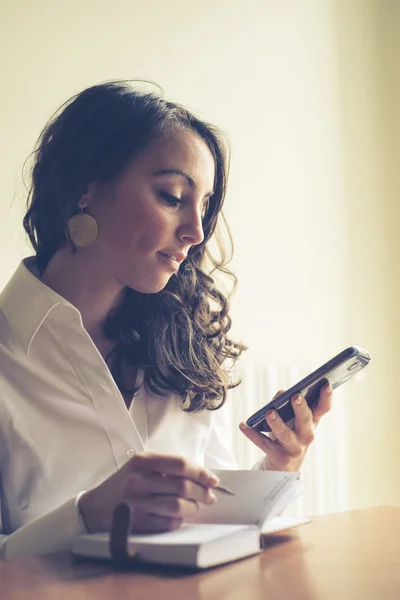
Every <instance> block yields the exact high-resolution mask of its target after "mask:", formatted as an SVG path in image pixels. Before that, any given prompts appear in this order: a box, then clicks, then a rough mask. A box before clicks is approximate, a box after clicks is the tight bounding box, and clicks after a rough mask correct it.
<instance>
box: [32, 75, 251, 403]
mask: <svg viewBox="0 0 400 600" xmlns="http://www.w3.org/2000/svg"><path fill="white" fill-rule="evenodd" d="M182 128H185V129H188V130H191V131H193V132H195V133H196V134H197V135H199V136H200V137H201V138H202V139H203V140H204V141H205V143H206V144H207V146H208V148H209V149H210V151H211V152H212V154H213V156H214V160H215V182H214V194H213V196H212V197H211V199H210V202H209V205H208V208H207V211H206V214H205V218H204V221H203V229H204V240H203V242H202V243H201V244H199V245H197V246H192V248H191V249H190V252H189V254H188V257H187V259H186V260H185V261H184V263H183V264H182V266H181V268H180V270H179V271H178V272H177V274H176V276H173V277H171V279H170V280H169V282H168V284H167V285H166V287H165V288H164V289H163V290H162V291H160V292H158V293H155V294H144V293H139V292H137V291H135V290H133V289H130V288H126V289H125V291H124V296H123V299H122V300H121V302H120V304H119V305H118V306H117V307H116V308H115V309H114V310H112V311H110V313H109V314H108V316H107V318H106V320H105V323H104V327H103V329H104V334H105V335H106V337H107V339H109V340H110V341H112V343H113V347H114V349H113V351H112V355H113V356H112V361H111V363H110V364H111V371H112V374H113V377H114V379H115V381H116V383H117V385H118V387H119V388H120V390H121V391H122V393H123V394H124V395H125V394H129V395H130V394H132V395H134V394H135V393H136V392H137V391H138V385H137V384H134V385H133V387H132V384H130V385H129V383H128V381H132V380H133V381H136V374H137V370H138V368H141V369H143V371H144V377H143V384H144V386H145V390H146V391H147V392H148V393H149V392H150V393H154V394H160V395H166V394H169V393H171V392H173V393H176V394H178V396H179V397H180V398H181V399H182V408H183V410H185V411H188V412H191V411H199V410H202V409H209V410H212V409H215V408H218V407H219V406H221V405H222V404H223V403H224V401H225V399H226V391H227V390H228V389H230V388H232V387H236V385H238V383H239V382H234V381H232V378H231V376H230V374H229V370H228V368H227V365H228V364H229V365H230V367H232V366H233V364H234V363H235V361H236V360H237V358H238V357H239V356H240V354H241V352H242V351H243V350H244V349H246V347H245V346H244V345H243V344H241V343H238V342H233V341H232V340H231V339H229V338H228V332H229V330H230V328H231V318H230V316H229V298H230V296H231V294H232V292H233V290H234V288H235V287H236V283H237V281H236V277H235V276H234V274H233V273H232V272H231V271H230V270H229V269H228V268H227V264H228V263H229V260H230V258H231V255H230V257H229V258H228V259H227V258H226V253H225V250H224V247H223V245H222V243H221V242H220V241H219V242H218V240H217V243H218V249H219V253H220V257H219V259H218V260H217V259H216V258H213V257H212V256H211V254H210V252H209V250H208V249H207V242H208V241H209V239H210V238H211V236H212V235H213V233H214V232H215V229H216V225H217V220H218V217H219V215H221V217H222V218H223V215H222V214H221V209H222V205H223V202H224V197H225V192H226V184H227V176H228V169H229V165H228V163H229V160H228V152H227V149H226V142H225V140H224V138H223V136H222V134H221V131H220V130H219V129H218V128H216V127H215V126H213V125H210V124H209V123H206V122H204V121H202V120H200V119H199V118H197V117H196V116H195V115H193V114H192V113H191V112H189V111H188V110H187V109H186V108H184V107H183V106H181V105H179V104H176V103H174V102H169V101H166V100H165V99H164V98H162V96H161V95H160V94H157V93H155V92H148V91H147V92H146V91H140V89H134V88H133V87H132V85H131V83H129V82H126V81H114V82H109V83H104V84H100V85H95V86H93V87H90V88H88V89H86V90H84V91H82V92H81V93H79V94H77V95H76V96H74V97H73V98H71V99H70V100H68V101H67V102H66V103H65V104H64V105H62V106H61V107H60V108H59V109H58V111H57V112H56V113H55V114H54V115H53V116H52V118H51V119H50V121H49V122H48V123H47V125H46V126H45V128H44V129H43V131H42V133H41V134H40V136H39V139H38V141H37V144H36V146H35V149H34V152H33V159H34V162H33V166H32V173H31V179H32V181H31V186H30V189H29V194H28V209H27V212H26V215H25V217H24V220H23V224H24V228H25V230H26V232H27V234H28V236H29V239H30V241H31V244H32V246H33V248H34V250H35V252H36V262H37V266H38V269H39V272H40V274H43V272H44V271H45V269H46V267H47V265H48V263H49V261H50V260H51V258H52V256H53V255H54V254H55V253H56V252H57V250H59V249H60V248H61V247H63V246H65V245H66V244H68V243H70V242H68V240H67V239H66V236H65V228H66V223H67V221H68V219H69V218H70V217H71V216H72V215H74V214H76V213H77V212H78V209H77V204H78V201H79V200H80V198H81V196H82V194H83V193H84V191H85V189H86V188H87V186H88V184H89V183H91V182H94V181H96V182H100V183H107V182H109V183H112V182H114V181H115V180H116V179H117V178H118V177H119V176H120V175H121V173H122V172H123V170H124V169H125V168H126V167H127V166H128V165H129V163H130V162H131V161H132V159H134V158H135V157H136V156H137V155H138V154H139V153H140V152H142V151H143V150H144V149H145V148H146V147H147V146H148V145H149V144H150V142H151V141H153V140H154V139H156V138H159V137H162V136H164V135H167V134H170V133H171V132H172V133H173V132H174V131H175V130H179V129H182ZM224 223H225V226H226V228H227V231H228V236H229V240H230V244H231V249H233V244H232V239H231V236H230V233H229V229H228V227H227V225H226V222H225V220H224ZM75 250H76V249H75ZM78 252H79V250H78ZM231 254H232V253H231ZM216 271H217V272H218V271H219V272H222V273H224V274H225V275H228V276H229V277H230V278H231V280H232V289H231V292H230V293H227V294H224V293H223V292H222V291H221V290H220V289H219V288H218V286H217V285H216V282H215V280H214V278H213V274H214V273H215V272H216ZM127 370H128V371H129V372H130V377H129V378H128V377H126V374H127ZM132 374H134V375H135V377H134V378H133V379H132Z"/></svg>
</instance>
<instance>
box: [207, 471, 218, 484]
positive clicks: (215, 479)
mask: <svg viewBox="0 0 400 600" xmlns="http://www.w3.org/2000/svg"><path fill="white" fill-rule="evenodd" d="M207 475H208V478H209V480H210V483H211V484H212V485H218V484H219V478H218V477H217V476H216V475H214V473H211V472H210V471H208V473H207Z"/></svg>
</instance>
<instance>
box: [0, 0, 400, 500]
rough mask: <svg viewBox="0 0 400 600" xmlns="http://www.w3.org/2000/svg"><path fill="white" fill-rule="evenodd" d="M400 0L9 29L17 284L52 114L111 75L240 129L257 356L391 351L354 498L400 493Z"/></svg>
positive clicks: (12, 9)
mask: <svg viewBox="0 0 400 600" xmlns="http://www.w3.org/2000/svg"><path fill="white" fill-rule="evenodd" d="M33 6H34V8H33ZM398 7H399V3H396V2H389V1H388V2H386V1H379V0H374V1H372V0H371V1H370V0H365V1H363V0H342V1H339V0H338V1H336V2H335V1H334V0H308V1H304V2H298V1H297V0H283V1H279V2H278V1H277V0H276V1H273V0H270V1H265V2H260V1H257V0H246V1H244V0H235V1H234V2H232V1H230V0H229V1H228V0H203V1H202V2H201V3H192V2H190V1H184V0H173V1H172V2H161V1H155V0H149V1H148V2H146V3H142V2H135V1H132V0H130V1H128V0H126V1H125V0H115V2H113V3H109V2H106V1H96V2H94V1H87V0H86V1H84V0H83V1H77V0H71V1H70V2H68V3H61V2H50V1H48V0H38V1H37V2H35V3H34V4H32V3H31V2H28V1H27V0H15V1H14V2H13V3H12V4H11V3H10V6H9V7H7V9H6V15H5V18H3V20H2V22H1V24H0V45H1V46H0V51H1V55H2V57H3V59H4V57H5V58H6V60H5V62H4V64H3V68H2V82H3V89H4V93H2V94H1V97H0V119H1V124H0V125H1V132H2V144H1V148H0V151H1V155H0V159H1V160H0V164H1V168H2V177H1V195H0V197H1V200H0V287H2V286H3V285H4V284H5V282H6V281H7V279H8V278H9V276H10V275H11V273H12V272H13V270H14V268H15V266H16V265H17V263H18V261H19V260H20V258H21V257H22V256H24V255H26V253H27V247H26V245H25V242H24V237H23V234H22V230H21V224H20V221H21V216H22V214H23V201H24V193H23V186H22V183H21V180H20V176H19V174H20V170H21V166H22V162H23V160H24V159H25V157H26V155H27V154H28V152H29V151H30V149H31V148H32V146H33V143H34V140H35V138H36V136H37V134H38V133H39V131H40V129H41V127H42V125H43V124H44V123H45V121H46V119H47V118H48V117H49V116H50V114H51V112H52V111H53V110H54V109H55V108H56V107H57V106H58V105H59V104H61V102H62V101H63V100H65V99H66V98H67V97H69V96H70V95H71V94H73V93H74V92H76V91H78V90H80V89H81V88H83V87H86V86H88V85H91V84H93V83H97V82H99V81H103V80H106V79H113V78H124V77H126V78H129V77H145V78H148V79H153V80H155V81H157V82H158V83H159V84H161V86H162V87H163V88H164V89H165V91H166V94H167V96H169V97H172V98H174V99H176V100H178V101H180V102H182V103H184V104H187V105H188V106H189V107H190V108H192V109H194V110H195V111H197V112H199V113H200V114H202V115H203V116H204V117H206V118H208V119H209V120H211V121H214V122H216V123H217V124H219V125H221V126H222V127H223V128H225V130H226V131H227V133H228V135H229V137H230V140H231V145H232V152H233V156H232V169H231V181H230V189H229V193H228V198H227V203H226V214H227V217H228V220H229V222H230V224H231V228H232V232H233V235H234V239H235V246H236V255H235V259H234V261H233V263H232V264H233V267H234V269H235V270H236V272H237V274H238V275H239V279H240V286H239V289H238V292H237V294H236V296H235V299H234V303H233V315H234V332H235V334H236V335H237V336H238V337H241V338H242V339H243V340H244V341H245V342H246V343H248V344H249V345H250V346H251V351H250V352H249V354H248V357H247V359H246V360H249V361H255V362H259V363H264V362H274V363H281V364H285V363H294V364H302V363H310V362H312V363H314V364H315V365H316V366H317V365H318V363H320V362H321V361H322V360H325V359H327V358H329V357H330V356H331V355H332V354H333V353H335V352H337V351H339V350H341V349H342V347H344V346H347V345H350V344H353V343H356V344H359V345H361V346H365V347H366V348H367V349H368V350H370V352H371V354H372V355H373V363H372V364H371V366H370V367H368V373H367V372H366V374H365V378H364V381H363V383H362V385H361V384H359V385H357V384H355V383H353V382H352V383H349V384H347V385H348V392H347V396H346V398H347V400H346V402H347V403H348V418H347V420H346V423H344V425H343V439H338V440H337V443H338V444H341V443H344V444H346V448H347V449H348V464H349V475H350V478H349V490H350V497H349V506H351V507H356V506H365V505H370V504H384V503H386V504H387V503H398V504H400V479H399V467H398V462H399V458H400V436H398V435H397V431H398V430H399V429H400V414H399V406H400V401H399V392H398V389H397V377H396V373H397V369H398V367H397V365H398V364H399V360H400V349H399V342H398V337H397V333H398V329H399V327H398V325H399V320H398V315H397V306H398V301H399V299H400V297H399V284H398V280H397V278H396V272H397V270H398V268H399V266H400V265H399V263H400V258H399V249H398V245H397V223H398V222H399V219H398V217H399V209H398V203H397V201H398V190H399V175H398V169H396V167H397V158H398V156H399V136H398V135H397V133H398V132H399V127H398V123H399V121H398V114H397V111H398V106H399V103H396V102H395V100H394V89H395V88H394V81H393V79H394V78H395V77H398V75H397V71H396V67H397V65H396V59H395V56H396V55H397V56H398V55H399V50H400V48H399V41H398V40H399V39H400V19H399V15H398V12H399V9H398ZM395 16H396V17H397V20H396V19H395V18H394V17H395ZM396 46H397V48H396ZM396 52H397V54H396ZM397 86H398V79H397ZM396 93H397V94H398V87H397V92H396ZM397 97H398V96H397ZM395 119H397V121H395ZM395 122H396V127H397V129H395V126H394V123H395ZM396 132H397V133H396ZM13 198H14V200H13ZM10 205H11V206H10ZM396 217H397V220H396ZM264 400H265V399H260V402H261V401H264ZM396 411H397V412H396ZM332 476H333V477H335V474H334V473H333V474H332Z"/></svg>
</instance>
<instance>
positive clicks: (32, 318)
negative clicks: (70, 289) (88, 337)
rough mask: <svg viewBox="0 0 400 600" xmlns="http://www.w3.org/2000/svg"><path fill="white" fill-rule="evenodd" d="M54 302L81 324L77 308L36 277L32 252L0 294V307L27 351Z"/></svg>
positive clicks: (36, 270)
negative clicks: (70, 313) (71, 313)
mask: <svg viewBox="0 0 400 600" xmlns="http://www.w3.org/2000/svg"><path fill="white" fill-rule="evenodd" d="M56 306H58V307H60V308H61V309H62V310H63V311H64V310H66V311H70V312H73V313H75V316H76V318H77V319H78V321H79V323H80V325H82V318H81V315H80V312H79V311H78V309H77V308H75V306H73V305H72V304H71V303H70V302H68V300H66V299H65V298H63V297H62V296H60V295H59V294H57V293H56V292H54V291H53V290H52V289H50V288H49V287H48V286H47V285H45V284H44V283H43V282H42V281H41V280H40V279H39V271H38V268H37V266H36V260H35V257H34V256H31V257H29V258H26V259H24V260H23V261H22V262H21V263H20V265H19V266H18V268H17V270H16V271H15V273H14V275H13V276H12V278H11V279H10V281H9V282H8V284H7V285H6V287H5V288H4V290H3V291H2V292H1V294H0V309H1V310H2V311H3V313H4V316H5V318H6V319H7V321H8V322H9V324H10V325H11V327H12V328H13V330H14V331H15V332H16V333H17V334H18V336H19V338H20V340H21V342H22V345H23V347H24V350H25V352H26V353H27V354H29V350H30V346H31V344H32V342H33V339H34V337H35V335H36V333H37V332H38V331H39V329H40V327H41V326H42V324H43V323H44V321H45V320H46V318H47V317H48V315H49V314H50V313H51V311H52V310H53V309H54V308H55V307H56Z"/></svg>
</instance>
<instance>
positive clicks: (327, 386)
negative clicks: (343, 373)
mask: <svg viewBox="0 0 400 600" xmlns="http://www.w3.org/2000/svg"><path fill="white" fill-rule="evenodd" d="M325 391H326V392H327V393H328V394H330V393H331V391H332V384H331V382H329V383H327V384H326V386H325Z"/></svg>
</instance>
